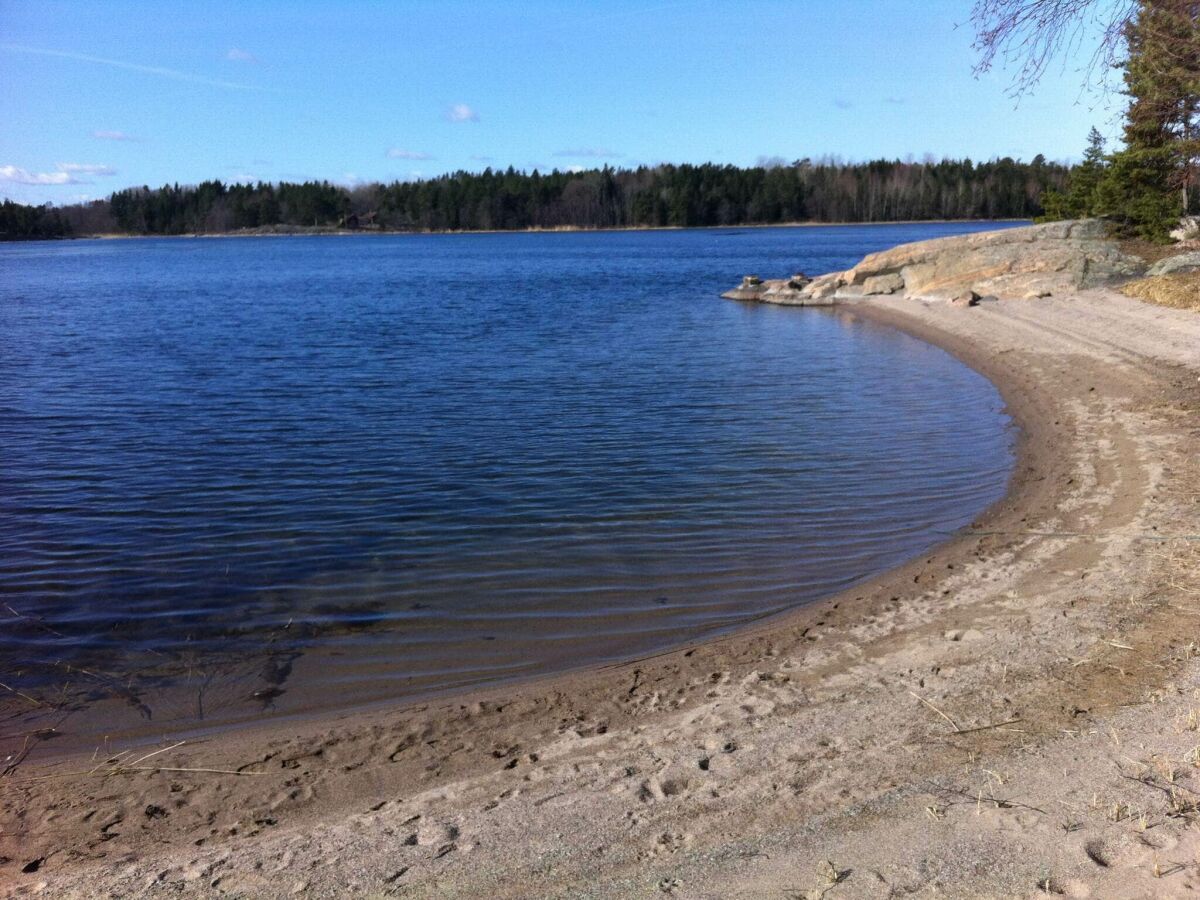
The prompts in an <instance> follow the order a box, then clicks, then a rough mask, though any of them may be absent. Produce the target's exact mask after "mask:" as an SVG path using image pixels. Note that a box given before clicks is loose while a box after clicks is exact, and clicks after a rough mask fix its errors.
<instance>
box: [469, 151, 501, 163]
mask: <svg viewBox="0 0 1200 900" xmlns="http://www.w3.org/2000/svg"><path fill="white" fill-rule="evenodd" d="M495 158H496V157H494V156H487V155H486V154H481V153H472V154H471V159H472V161H474V162H491V161H492V160H493V159H495Z"/></svg>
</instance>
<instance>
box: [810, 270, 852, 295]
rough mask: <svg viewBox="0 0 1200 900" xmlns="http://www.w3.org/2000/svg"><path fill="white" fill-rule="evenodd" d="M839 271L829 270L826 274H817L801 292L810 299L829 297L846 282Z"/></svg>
mask: <svg viewBox="0 0 1200 900" xmlns="http://www.w3.org/2000/svg"><path fill="white" fill-rule="evenodd" d="M842 274H843V273H841V272H830V273H829V274H828V275H818V276H817V277H816V278H814V279H813V280H812V281H810V282H809V283H808V285H807V286H806V287H805V288H804V290H803V291H802V293H803V294H804V296H806V297H808V298H809V299H811V300H825V299H831V298H832V297H833V295H834V294H836V293H837V290H838V288H840V287H841V286H842V285H844V284H845V283H846V280H845V278H843V277H842Z"/></svg>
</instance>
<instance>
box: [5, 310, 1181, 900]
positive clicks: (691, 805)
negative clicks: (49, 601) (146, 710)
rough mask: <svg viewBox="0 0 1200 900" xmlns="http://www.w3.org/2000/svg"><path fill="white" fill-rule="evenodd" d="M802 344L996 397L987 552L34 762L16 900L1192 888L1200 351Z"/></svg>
mask: <svg viewBox="0 0 1200 900" xmlns="http://www.w3.org/2000/svg"><path fill="white" fill-rule="evenodd" d="M795 314H796V315H839V316H861V317H865V318H869V319H872V320H875V321H878V322H882V323H885V324H889V325H892V326H894V327H897V328H900V329H903V330H905V331H907V332H910V333H912V334H914V335H916V336H918V337H920V338H923V339H925V340H928V341H931V342H933V343H935V344H937V345H939V346H941V347H944V348H946V349H947V350H949V351H951V352H952V353H954V354H955V355H957V356H958V357H960V358H961V359H962V360H963V361H965V362H966V363H967V364H968V365H970V366H972V367H973V368H975V369H976V370H978V371H979V372H981V373H983V374H984V375H986V376H987V377H988V378H989V379H991V380H992V381H993V382H994V383H995V384H996V385H997V386H998V387H999V388H1000V390H1001V392H1002V394H1003V396H1004V399H1005V401H1006V403H1007V404H1008V409H1009V412H1010V414H1011V415H1012V416H1013V418H1014V419H1015V421H1016V422H1017V423H1018V424H1019V425H1020V427H1021V430H1022V436H1021V440H1020V446H1019V462H1018V467H1017V471H1016V473H1015V475H1014V479H1013V483H1012V485H1011V490H1010V492H1009V494H1008V496H1007V497H1006V498H1005V500H1004V501H1002V502H1001V503H1000V504H998V505H997V506H996V507H994V508H993V509H991V510H990V511H989V512H988V514H987V515H986V516H984V517H982V518H981V519H980V520H979V521H978V522H977V523H975V525H974V526H973V528H972V532H973V533H970V534H967V535H961V536H957V537H953V538H952V539H948V540H947V542H946V543H945V544H943V545H942V546H940V547H938V548H937V549H936V550H935V551H933V552H931V553H929V554H927V555H925V556H923V557H922V558H920V559H918V560H915V561H913V562H911V563H909V564H908V565H906V566H904V567H902V568H900V569H898V570H895V571H892V572H890V573H887V574H886V575H884V576H881V577H879V578H876V579H875V580H873V581H871V582H869V583H867V584H865V585H863V586H860V587H859V588H857V589H855V590H853V591H851V592H849V593H846V594H843V595H840V596H836V597H833V598H830V599H828V600H826V601H824V602H821V603H818V604H815V605H813V606H810V607H806V608H803V609H800V610H797V611H795V612H794V613H790V614H788V615H787V616H785V617H782V618H776V619H774V620H771V621H769V622H764V623H761V624H759V625H757V626H755V627H753V628H752V629H748V630H745V631H742V632H739V633H738V634H736V635H734V636H731V637H727V638H723V639H720V640H716V641H712V642H708V643H704V644H701V645H697V646H694V647H685V648H681V649H679V650H677V651H673V652H670V653H666V654H662V655H658V656H655V657H652V658H648V659H642V660H637V661H633V662H629V663H625V664H622V665H619V666H611V667H606V668H602V669H599V670H595V671H586V672H580V673H576V674H572V675H569V676H565V677H555V678H551V679H544V680H541V681H534V682H530V683H528V684H525V685H523V686H521V687H519V688H506V689H502V690H499V689H498V690H491V691H483V692H477V693H475V694H472V695H470V696H464V697H458V698H455V699H452V700H446V701H442V702H439V703H436V704H430V705H423V706H417V707H412V708H406V709H394V710H374V711H371V712H364V713H356V714H353V715H344V716H340V717H336V718H327V719H324V720H313V721H302V722H287V723H277V724H273V725H271V726H264V727H261V728H244V729H240V730H237V731H234V732H230V733H227V734H222V735H219V736H215V737H212V738H211V739H207V740H196V741H188V742H187V743H185V744H183V745H182V746H178V747H170V745H165V746H141V747H138V748H137V749H135V750H133V749H127V748H122V747H111V748H104V749H103V750H101V751H98V752H97V753H96V754H86V755H82V756H74V757H63V758H59V759H55V760H54V761H52V762H36V761H30V762H26V763H24V764H21V765H19V766H18V767H16V768H15V770H14V771H12V772H11V773H9V774H8V775H6V776H5V777H4V779H3V780H2V781H0V785H2V790H0V827H2V828H3V832H2V835H0V885H3V893H4V894H5V895H7V896H25V895H34V894H38V893H41V894H42V895H44V896H53V897H139V896H168V895H169V896H232V897H292V896H297V897H329V896H360V897H384V896H398V897H434V896H436V897H478V896H484V895H487V896H492V897H496V898H502V897H512V898H518V897H520V898H524V897H640V896H659V895H664V894H665V895H669V896H675V897H687V898H691V897H696V898H700V897H714V898H715V897H828V898H830V900H834V898H843V897H844V898H851V897H888V896H912V897H932V896H940V897H1008V896H1012V897H1025V896H1030V897H1032V896H1044V895H1045V894H1046V893H1049V894H1052V895H1055V894H1056V895H1065V896H1073V897H1169V896H1181V895H1186V894H1188V893H1189V892H1190V891H1195V890H1200V867H1198V864H1197V854H1198V852H1200V831H1198V830H1197V828H1196V827H1195V824H1194V823H1195V821H1196V820H1197V818H1198V815H1197V810H1198V807H1200V768H1198V766H1200V749H1198V745H1200V730H1198V729H1200V660H1198V659H1197V655H1198V654H1200V637H1197V635H1198V634H1200V632H1198V630H1197V626H1198V625H1200V507H1198V505H1197V503H1198V500H1200V456H1198V454H1197V450H1198V449H1200V317H1198V316H1196V315H1195V313H1192V312H1188V311H1182V310H1174V309H1164V308H1161V307H1156V306H1152V305H1149V304H1145V303H1142V302H1140V301H1137V300H1133V299H1130V298H1127V297H1124V296H1121V295H1119V294H1116V293H1113V292H1109V291H1105V290H1092V291H1085V292H1080V293H1076V294H1073V295H1070V296H1067V295H1063V296H1055V297H1050V298H1042V299H1037V300H1006V301H1000V302H992V303H986V304H981V305H979V306H977V307H973V308H959V307H954V306H951V305H948V304H945V303H923V302H921V301H918V300H912V299H896V298H887V297H885V298H877V299H869V300H865V301H861V302H858V303H855V304H853V305H851V306H846V307H837V308H835V309H833V310H828V311H825V310H822V311H815V310H797V311H796V312H795ZM947 402H953V398H952V397H950V398H947ZM880 439H881V440H886V435H881V436H880ZM731 537H733V536H731Z"/></svg>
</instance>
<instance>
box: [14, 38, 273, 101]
mask: <svg viewBox="0 0 1200 900" xmlns="http://www.w3.org/2000/svg"><path fill="white" fill-rule="evenodd" d="M0 50H7V51H9V52H10V53H28V54H30V55H33V56H51V57H54V58H56V59H73V60H75V61H76V62H87V63H95V64H96V65H100V66H109V67H111V68H114V69H124V70H126V71H127V72H141V73H143V74H145V75H157V76H158V77H159V78H169V79H171V80H172V81H186V82H189V83H191V84H204V85H208V86H209V87H217V88H224V89H225V90H230V91H262V90H266V88H261V87H258V86H256V85H253V84H242V83H241V82H238V81H221V80H220V79H216V78H204V77H203V76H201V75H193V74H191V73H190V72H180V71H179V70H177V69H164V68H162V67H161V66H143V65H139V64H138V63H128V62H122V61H121V60H119V59H106V58H105V57H103V56H90V55H88V54H86V53H70V52H68V51H66V50H47V49H45V48H44V47H25V46H22V45H20V44H0Z"/></svg>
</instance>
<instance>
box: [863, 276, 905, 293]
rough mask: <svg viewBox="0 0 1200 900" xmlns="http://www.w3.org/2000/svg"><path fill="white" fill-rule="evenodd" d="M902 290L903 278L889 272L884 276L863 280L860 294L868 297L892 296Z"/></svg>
mask: <svg viewBox="0 0 1200 900" xmlns="http://www.w3.org/2000/svg"><path fill="white" fill-rule="evenodd" d="M902 290H904V278H903V277H902V276H901V275H900V273H899V272H889V273H888V274H886V275H871V276H869V277H867V278H864V279H863V283H862V292H863V293H864V294H867V295H868V296H870V295H874V294H894V293H896V291H902Z"/></svg>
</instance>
